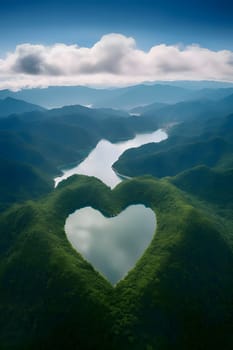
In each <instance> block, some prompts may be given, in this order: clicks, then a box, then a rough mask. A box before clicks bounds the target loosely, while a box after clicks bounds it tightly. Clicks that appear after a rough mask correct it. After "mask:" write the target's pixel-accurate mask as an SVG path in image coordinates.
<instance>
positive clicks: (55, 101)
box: [0, 82, 233, 109]
mask: <svg viewBox="0 0 233 350" xmlns="http://www.w3.org/2000/svg"><path fill="white" fill-rule="evenodd" d="M231 93H233V84H230V83H221V82H203V83H201V82H198V83H197V82H189V83H188V82H183V83H182V82H160V83H153V84H140V85H135V86H129V87H124V88H114V89H95V88H90V87H85V86H51V87H48V88H41V89H39V88H34V89H24V90H20V91H17V92H13V91H9V90H1V91H0V99H1V98H6V97H12V98H17V99H22V100H25V101H27V102H30V103H33V104H39V105H41V106H44V107H45V108H54V107H61V106H65V105H73V104H75V105H77V104H81V105H86V106H90V107H110V108H120V109H132V108H134V107H137V106H140V105H146V104H151V103H155V102H157V103H177V102H180V101H187V100H190V99H200V98H209V99H220V98H223V97H225V96H228V95H230V94H231Z"/></svg>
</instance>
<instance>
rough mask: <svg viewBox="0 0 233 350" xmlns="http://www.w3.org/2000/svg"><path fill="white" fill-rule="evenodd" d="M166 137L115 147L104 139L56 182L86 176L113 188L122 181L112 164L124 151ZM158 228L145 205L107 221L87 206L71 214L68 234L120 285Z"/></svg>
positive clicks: (146, 137) (159, 132) (138, 137)
mask: <svg viewBox="0 0 233 350" xmlns="http://www.w3.org/2000/svg"><path fill="white" fill-rule="evenodd" d="M166 138H167V134H166V133H165V132H164V131H163V130H157V131H155V132H152V133H148V134H138V135H136V136H135V138H134V139H132V140H128V141H124V142H119V143H114V144H113V143H111V142H109V141H106V140H101V141H100V142H99V143H98V144H97V146H96V147H95V148H94V149H93V151H92V152H90V154H89V155H88V157H87V158H86V159H85V160H84V161H83V162H81V163H80V164H79V165H77V166H75V167H73V168H72V169H68V170H64V171H63V175H62V176H60V177H57V178H56V179H55V186H57V185H58V184H59V182H61V181H63V180H65V179H67V178H68V177H70V176H71V175H74V174H83V175H89V176H95V177H97V178H99V179H100V180H102V181H103V182H104V183H105V184H107V185H108V186H110V187H111V188H113V187H115V186H116V185H117V184H118V183H119V182H121V181H122V179H121V178H120V177H118V176H117V174H116V173H115V172H114V171H113V169H112V164H113V163H114V162H116V161H117V159H118V158H119V156H120V155H121V154H122V153H123V152H124V151H126V150H127V149H129V148H133V147H139V146H141V145H143V144H146V143H150V142H160V141H162V140H165V139H166ZM155 227H156V218H155V214H154V212H153V211H152V210H151V209H149V208H146V207H145V206H143V205H133V206H130V207H128V208H126V209H125V210H124V211H123V212H122V213H120V214H119V215H118V216H116V217H113V218H112V217H111V218H105V217H104V216H103V215H102V214H101V213H100V212H99V211H97V210H94V209H93V208H90V207H87V208H82V209H79V210H77V211H76V212H74V213H73V214H71V215H69V217H68V218H67V220H66V224H65V232H66V234H67V238H68V240H69V241H70V242H71V244H72V245H73V247H74V248H75V249H76V250H77V251H78V252H79V253H81V254H82V255H83V257H84V258H85V259H86V260H88V261H89V262H90V263H91V264H92V265H93V266H94V268H95V269H96V270H98V271H99V272H101V273H102V274H103V275H104V276H105V277H106V278H107V279H108V280H109V281H110V282H111V283H112V284H116V283H117V282H118V281H119V280H120V279H122V278H123V277H124V276H125V275H126V273H127V272H128V271H129V270H130V269H132V268H133V266H134V265H135V263H136V261H137V260H138V258H139V257H140V256H141V255H142V254H143V252H144V250H145V249H146V248H147V247H148V245H149V244H150V241H151V239H152V237H153V235H154V232H155Z"/></svg>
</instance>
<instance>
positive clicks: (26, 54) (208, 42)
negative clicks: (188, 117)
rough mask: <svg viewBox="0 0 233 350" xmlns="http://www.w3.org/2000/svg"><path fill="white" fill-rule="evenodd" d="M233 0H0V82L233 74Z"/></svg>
mask: <svg viewBox="0 0 233 350" xmlns="http://www.w3.org/2000/svg"><path fill="white" fill-rule="evenodd" d="M232 13H233V2H232V0H186V1H182V0H178V1H175V0H171V1H167V0H128V1H127V0H118V1H109V0H108V1H107V0H95V1H94V0H85V1H84V0H66V1H64V0H63V1H59V0H56V1H55V0H46V1H45V0H41V1H35V0H0V33H1V36H0V89H1V88H10V89H21V88H27V87H44V86H50V85H88V86H100V87H106V86H126V85H132V84H138V83H142V82H145V81H147V82H148V81H151V82H152V81H156V80H166V81H169V80H184V79H185V80H222V81H231V82H232V81H233V39H232V38H233V20H232Z"/></svg>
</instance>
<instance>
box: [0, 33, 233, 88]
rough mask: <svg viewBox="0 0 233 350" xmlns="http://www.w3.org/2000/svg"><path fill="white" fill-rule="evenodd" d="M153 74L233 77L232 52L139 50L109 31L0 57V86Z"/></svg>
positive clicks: (105, 81) (107, 82) (121, 80)
mask: <svg viewBox="0 0 233 350" xmlns="http://www.w3.org/2000/svg"><path fill="white" fill-rule="evenodd" d="M156 80H223V81H233V52H232V51H229V50H221V51H211V50H209V49H207V48H202V47H200V46H198V45H190V46H185V47H183V46H180V45H166V44H160V45H156V46H153V47H152V48H151V49H150V50H149V51H143V50H140V49H138V48H137V45H136V42H135V40H134V39H133V38H132V37H126V36H124V35H121V34H114V33H113V34H107V35H104V36H103V37H102V38H101V39H100V40H99V41H98V42H97V43H95V44H94V45H93V46H92V47H90V48H88V47H80V46H78V45H66V44H62V43H58V44H54V45H52V46H44V45H32V44H29V43H26V44H21V45H18V46H17V47H16V48H15V51H14V52H9V53H7V55H6V57H4V58H0V88H10V89H15V90H16V89H20V88H26V87H47V86H50V85H87V86H96V87H98V86H99V87H105V86H124V85H131V84H136V83H140V82H144V81H156Z"/></svg>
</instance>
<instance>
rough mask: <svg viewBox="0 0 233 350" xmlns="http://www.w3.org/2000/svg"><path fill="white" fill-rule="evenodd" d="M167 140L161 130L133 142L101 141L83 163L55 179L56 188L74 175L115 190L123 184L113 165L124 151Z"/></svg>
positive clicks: (140, 136) (142, 135) (139, 135)
mask: <svg viewBox="0 0 233 350" xmlns="http://www.w3.org/2000/svg"><path fill="white" fill-rule="evenodd" d="M166 138H167V134H166V132H165V131H163V130H161V129H159V130H157V131H154V132H152V133H148V134H138V135H136V136H135V138H134V139H132V140H128V141H123V142H118V143H111V142H109V141H107V140H101V141H100V142H99V143H98V144H97V146H96V147H95V148H94V149H93V150H92V151H91V152H90V154H89V155H88V157H87V158H85V159H84V161H83V162H81V163H80V164H78V165H77V166H75V167H73V168H71V169H68V170H63V175H62V176H59V177H56V178H55V179H54V181H55V187H56V186H57V185H58V184H59V182H61V181H63V180H65V179H67V178H68V177H70V176H72V175H74V174H83V175H88V176H95V177H97V178H99V179H100V180H102V181H103V182H104V183H105V184H106V185H108V186H110V187H111V188H113V187H115V186H116V185H117V184H118V183H119V182H121V181H122V179H120V178H119V177H118V176H117V175H116V173H115V172H114V170H113V169H112V164H113V163H115V162H116V161H117V159H118V158H119V157H120V155H121V154H122V153H123V152H124V151H126V150H127V149H129V148H133V147H139V146H141V145H144V144H146V143H150V142H160V141H162V140H165V139H166Z"/></svg>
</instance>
